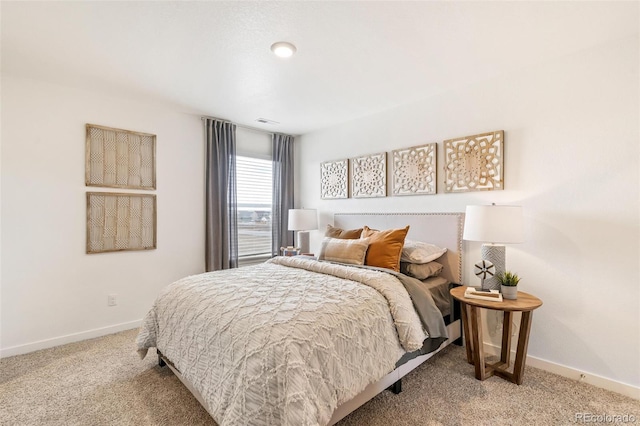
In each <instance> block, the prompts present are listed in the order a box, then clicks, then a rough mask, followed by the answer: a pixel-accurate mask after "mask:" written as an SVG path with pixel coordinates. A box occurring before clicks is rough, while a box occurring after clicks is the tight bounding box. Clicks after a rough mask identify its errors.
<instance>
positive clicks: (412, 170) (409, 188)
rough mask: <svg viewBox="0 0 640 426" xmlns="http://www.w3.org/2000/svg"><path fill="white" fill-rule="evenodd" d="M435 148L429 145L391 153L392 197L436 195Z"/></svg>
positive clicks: (431, 144)
mask: <svg viewBox="0 0 640 426" xmlns="http://www.w3.org/2000/svg"><path fill="white" fill-rule="evenodd" d="M436 146H437V145H436V144H435V143H430V144H427V145H421V146H414V147H411V148H405V149H397V150H395V151H393V152H392V154H391V156H392V163H391V164H392V165H393V172H392V182H393V184H392V193H393V195H428V194H429V195H430V194H435V193H436V170H437V169H436V158H437V156H436Z"/></svg>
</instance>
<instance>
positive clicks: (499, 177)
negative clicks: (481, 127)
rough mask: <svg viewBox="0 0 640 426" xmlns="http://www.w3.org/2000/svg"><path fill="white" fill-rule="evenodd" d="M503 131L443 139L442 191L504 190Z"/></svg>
mask: <svg viewBox="0 0 640 426" xmlns="http://www.w3.org/2000/svg"><path fill="white" fill-rule="evenodd" d="M503 142H504V131H503V130H498V131H495V132H489V133H482V134H479V135H473V136H465V137H462V138H456V139H449V140H446V141H444V158H445V168H444V170H445V175H444V176H445V177H444V192H469V191H493V190H499V189H504V170H503V169H504V165H503V161H504V160H503V149H504V147H503Z"/></svg>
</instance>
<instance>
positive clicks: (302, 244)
mask: <svg viewBox="0 0 640 426" xmlns="http://www.w3.org/2000/svg"><path fill="white" fill-rule="evenodd" d="M288 228H289V231H298V235H297V244H298V247H299V249H300V252H302V253H308V252H309V231H311V230H313V229H318V212H317V211H316V209H290V210H289V226H288Z"/></svg>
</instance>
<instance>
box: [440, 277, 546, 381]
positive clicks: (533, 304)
mask: <svg viewBox="0 0 640 426" xmlns="http://www.w3.org/2000/svg"><path fill="white" fill-rule="evenodd" d="M466 289H467V287H465V286H460V287H455V288H452V289H451V291H450V292H451V296H452V297H453V298H454V299H456V300H457V301H459V302H460V305H461V311H462V325H463V328H464V340H465V347H466V349H467V362H469V364H473V365H474V366H475V373H476V379H478V380H485V379H487V378H489V377H491V376H493V375H494V374H495V375H496V376H499V377H502V378H503V379H507V380H509V381H511V382H513V383H516V384H518V385H520V384H522V376H523V374H524V363H525V360H526V359H527V346H528V345H529V331H530V330H531V317H532V314H533V311H534V309H537V308H539V307H540V306H542V300H540V299H538V298H537V297H535V296H533V295H531V294H528V293H525V292H522V291H519V292H518V299H517V300H507V299H504V300H503V301H502V302H498V301H490V300H479V299H468V298H465V297H464V292H465V290H466ZM479 308H484V309H493V310H495V311H502V312H503V313H504V320H503V322H502V347H501V350H500V361H499V362H495V363H487V362H485V356H484V348H483V344H482V343H483V340H482V319H481V316H480V309H479ZM514 312H522V318H521V319H520V333H519V335H518V346H517V349H516V359H515V364H514V367H513V373H510V372H509V371H508V369H509V362H510V357H511V323H512V319H513V313H514Z"/></svg>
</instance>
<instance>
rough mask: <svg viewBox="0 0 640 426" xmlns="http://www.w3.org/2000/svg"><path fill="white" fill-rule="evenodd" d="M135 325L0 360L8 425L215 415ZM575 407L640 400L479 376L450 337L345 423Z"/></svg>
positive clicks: (469, 418) (531, 377)
mask: <svg viewBox="0 0 640 426" xmlns="http://www.w3.org/2000/svg"><path fill="white" fill-rule="evenodd" d="M136 333H137V331H136V330H131V331H126V332H122V333H118V334H114V335H110V336H106V337H102V338H98V339H93V340H88V341H84V342H79V343H73V344H69V345H65V346H61V347H57V348H52V349H46V350H43V351H39V352H34V353H31V354H27V355H21V356H16V357H11V358H5V359H2V360H0V424H2V425H215V422H214V421H213V420H212V419H211V418H210V417H209V415H208V414H207V413H206V411H205V410H204V409H203V408H202V407H201V406H200V404H199V403H198V402H197V401H196V400H195V398H193V396H191V394H190V393H189V392H188V391H187V390H186V389H185V388H184V386H182V384H181V383H180V381H179V380H178V379H177V378H176V377H175V376H174V375H173V374H172V373H171V371H170V370H169V369H168V368H166V367H165V368H159V367H157V366H156V357H155V356H148V357H147V358H146V359H145V360H144V361H141V360H140V358H139V357H138V355H137V353H136V352H135V345H134V339H135V336H136ZM576 413H591V414H594V415H602V414H608V415H625V414H631V415H634V416H635V418H636V424H639V423H640V402H639V401H636V400H634V399H631V398H627V397H624V396H620V395H618V394H615V393H612V392H608V391H604V390H601V389H598V388H595V387H592V386H590V385H587V384H584V383H576V382H574V381H571V380H568V379H565V378H563V377H559V376H556V375H553V374H550V373H547V372H544V371H542V370H538V369H535V368H527V370H526V372H525V377H524V383H523V384H522V385H521V386H516V385H514V384H512V383H509V382H506V381H504V380H502V379H500V378H497V377H492V378H490V379H488V380H486V381H484V382H479V381H477V380H475V378H474V377H473V367H472V366H471V365H469V364H467V363H466V361H465V354H464V351H463V349H462V348H460V347H457V346H450V347H449V348H446V349H445V350H444V351H442V352H441V353H440V354H438V355H436V356H435V357H434V358H433V359H431V360H429V361H428V362H426V363H425V364H423V365H422V366H421V367H419V368H418V369H416V370H415V371H413V372H411V373H410V374H409V375H408V376H407V377H406V378H405V379H404V380H403V391H402V393H401V394H399V395H394V394H392V393H391V392H386V391H385V392H383V393H382V394H380V395H378V396H377V397H376V398H374V399H373V400H371V401H370V402H369V403H367V404H366V405H364V406H363V407H361V408H360V409H358V410H357V411H356V412H354V413H352V414H351V415H349V416H348V417H347V418H346V419H344V420H343V421H342V422H341V423H340V425H520V424H525V423H526V424H537V425H562V424H572V423H575V414H576Z"/></svg>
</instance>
